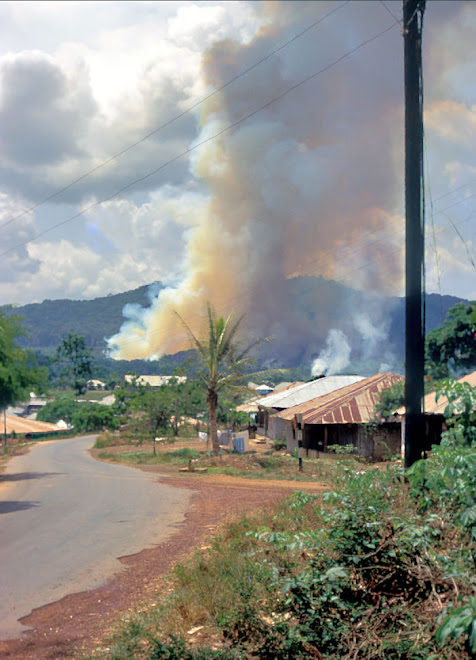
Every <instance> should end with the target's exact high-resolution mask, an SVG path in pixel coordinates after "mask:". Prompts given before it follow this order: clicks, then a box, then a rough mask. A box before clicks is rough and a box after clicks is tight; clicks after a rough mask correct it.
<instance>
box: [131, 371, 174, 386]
mask: <svg viewBox="0 0 476 660" xmlns="http://www.w3.org/2000/svg"><path fill="white" fill-rule="evenodd" d="M171 380H175V381H176V382H178V383H185V382H186V380H187V377H186V376H133V375H131V374H126V375H125V376H124V382H125V383H127V384H129V385H132V383H134V382H136V383H137V385H150V387H160V386H161V385H167V384H168V383H169V382H170V381H171Z"/></svg>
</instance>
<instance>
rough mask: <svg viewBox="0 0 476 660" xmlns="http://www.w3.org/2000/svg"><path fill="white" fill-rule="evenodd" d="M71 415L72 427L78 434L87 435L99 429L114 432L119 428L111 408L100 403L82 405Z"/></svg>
mask: <svg viewBox="0 0 476 660" xmlns="http://www.w3.org/2000/svg"><path fill="white" fill-rule="evenodd" d="M79 405H80V407H79V409H78V410H77V411H76V412H75V413H74V414H73V419H72V422H73V427H74V429H75V430H76V431H78V432H79V433H89V432H91V431H98V430H99V429H104V428H107V429H110V430H115V429H117V428H118V427H119V420H118V419H117V417H116V416H115V415H114V411H113V410H112V408H111V406H105V405H101V404H100V403H82V404H79Z"/></svg>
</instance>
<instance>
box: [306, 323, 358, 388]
mask: <svg viewBox="0 0 476 660" xmlns="http://www.w3.org/2000/svg"><path fill="white" fill-rule="evenodd" d="M350 352H351V348H350V344H349V342H348V339H347V337H346V336H345V334H344V333H343V332H342V330H335V329H332V330H331V331H330V332H329V335H328V337H327V342H326V347H325V349H324V350H323V351H322V352H321V353H320V354H319V357H318V358H316V360H314V363H313V365H312V369H311V374H312V375H313V376H321V375H322V374H324V375H325V376H332V375H334V374H339V373H341V372H342V371H343V370H344V369H345V368H346V367H347V365H348V364H349V361H350Z"/></svg>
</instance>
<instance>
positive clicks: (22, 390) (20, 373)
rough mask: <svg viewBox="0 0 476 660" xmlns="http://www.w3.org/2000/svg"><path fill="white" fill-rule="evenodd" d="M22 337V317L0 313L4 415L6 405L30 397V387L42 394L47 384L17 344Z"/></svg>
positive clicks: (0, 399)
mask: <svg viewBox="0 0 476 660" xmlns="http://www.w3.org/2000/svg"><path fill="white" fill-rule="evenodd" d="M25 335H26V333H25V331H24V330H23V329H22V325H21V317H19V316H5V315H4V314H2V313H1V312H0V410H2V411H3V412H4V413H5V410H6V409H7V408H8V406H11V405H13V404H14V403H16V402H17V401H21V400H22V399H24V398H29V395H30V391H31V390H32V389H33V388H37V389H39V390H40V391H41V390H43V389H44V388H45V387H46V383H47V382H48V370H47V369H45V368H44V367H38V366H37V364H36V362H35V360H34V359H33V357H32V355H31V353H30V352H29V351H27V350H25V349H23V348H20V346H18V344H17V340H18V338H19V337H22V336H25ZM6 442H7V437H6V431H5V444H6Z"/></svg>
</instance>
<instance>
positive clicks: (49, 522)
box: [0, 436, 190, 639]
mask: <svg viewBox="0 0 476 660" xmlns="http://www.w3.org/2000/svg"><path fill="white" fill-rule="evenodd" d="M93 442H94V436H89V437H87V438H72V439H69V440H55V441H52V442H45V443H41V444H38V445H36V446H35V447H33V448H32V449H31V450H30V453H28V454H26V455H24V456H16V457H14V458H12V459H11V461H10V462H9V464H8V466H7V469H6V471H5V472H4V473H2V474H1V475H0V639H9V638H11V637H15V636H18V635H19V634H20V633H21V632H22V631H23V630H27V628H26V627H25V626H22V625H21V624H20V623H19V622H18V619H19V618H21V617H23V616H26V615H27V614H29V613H30V612H31V611H32V610H33V609H35V608H37V607H40V606H42V605H46V604H47V603H51V602H53V601H56V600H59V599H60V598H63V597H64V596H66V595H68V594H71V593H75V592H78V591H83V590H86V589H91V588H94V587H97V586H99V585H100V584H102V583H103V582H104V581H105V580H106V579H107V578H110V577H111V576H112V575H114V574H115V573H117V572H118V571H120V570H124V567H123V565H122V564H121V563H120V562H119V561H117V557H123V556H126V555H132V554H135V553H137V552H140V551H141V550H143V549H144V548H146V547H151V546H153V545H154V544H157V543H160V542H162V541H163V540H165V539H166V538H167V537H168V536H170V535H171V534H172V533H173V531H174V528H175V527H176V526H177V524H178V523H180V522H182V520H183V519H184V513H185V511H186V510H187V508H188V505H189V498H190V492H189V491H187V490H184V489H181V488H180V489H178V488H173V487H171V486H166V485H164V484H160V483H158V481H157V477H154V476H153V475H150V474H147V473H145V472H142V471H141V470H137V469H134V468H130V467H126V466H122V465H112V464H108V463H100V462H98V461H95V460H94V459H93V458H91V456H90V455H89V453H88V451H87V449H88V448H89V447H91V446H92V445H93Z"/></svg>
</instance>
